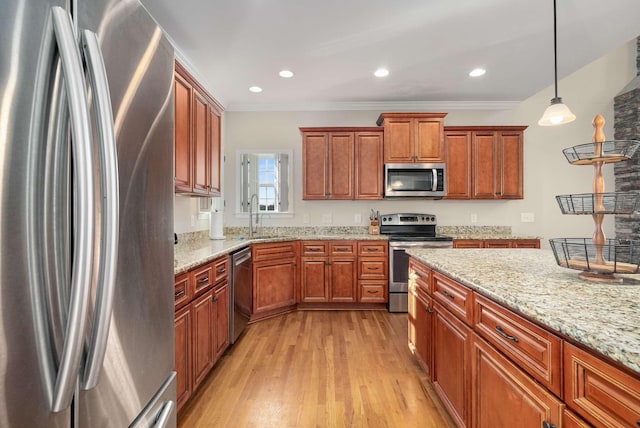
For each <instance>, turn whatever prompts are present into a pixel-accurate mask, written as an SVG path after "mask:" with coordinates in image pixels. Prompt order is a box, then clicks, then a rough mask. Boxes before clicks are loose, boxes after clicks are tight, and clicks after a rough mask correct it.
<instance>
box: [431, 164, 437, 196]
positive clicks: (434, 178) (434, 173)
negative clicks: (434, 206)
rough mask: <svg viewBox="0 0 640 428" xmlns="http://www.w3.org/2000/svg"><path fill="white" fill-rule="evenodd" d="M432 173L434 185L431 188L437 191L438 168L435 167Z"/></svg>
mask: <svg viewBox="0 0 640 428" xmlns="http://www.w3.org/2000/svg"><path fill="white" fill-rule="evenodd" d="M431 173H432V174H433V180H432V182H433V187H432V188H431V190H432V191H434V192H435V191H436V190H438V171H436V169H435V168H433V169H432V170H431Z"/></svg>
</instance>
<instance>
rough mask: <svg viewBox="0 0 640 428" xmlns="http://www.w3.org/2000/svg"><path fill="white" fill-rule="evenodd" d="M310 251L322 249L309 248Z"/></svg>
mask: <svg viewBox="0 0 640 428" xmlns="http://www.w3.org/2000/svg"><path fill="white" fill-rule="evenodd" d="M307 250H309V251H320V248H307Z"/></svg>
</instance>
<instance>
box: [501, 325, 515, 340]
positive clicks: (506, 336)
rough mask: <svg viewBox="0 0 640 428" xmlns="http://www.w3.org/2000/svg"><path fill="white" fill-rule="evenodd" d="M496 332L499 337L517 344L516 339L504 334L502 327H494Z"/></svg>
mask: <svg viewBox="0 0 640 428" xmlns="http://www.w3.org/2000/svg"><path fill="white" fill-rule="evenodd" d="M496 331H497V332H498V334H499V335H500V336H502V337H504V338H505V339H509V340H513V341H514V342H516V343H517V342H518V338H517V337H515V336H510V335H508V334H507V333H505V332H504V330H503V329H502V327H500V326H499V325H497V326H496Z"/></svg>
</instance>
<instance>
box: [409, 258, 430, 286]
mask: <svg viewBox="0 0 640 428" xmlns="http://www.w3.org/2000/svg"><path fill="white" fill-rule="evenodd" d="M431 272H432V270H431V269H429V268H428V267H426V266H425V265H423V264H422V263H419V262H417V261H415V260H414V259H409V287H411V285H412V283H413V284H415V285H414V286H415V288H416V289H420V290H421V291H422V292H423V293H425V294H431Z"/></svg>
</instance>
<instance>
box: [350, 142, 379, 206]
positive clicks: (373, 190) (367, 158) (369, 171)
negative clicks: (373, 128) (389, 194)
mask: <svg viewBox="0 0 640 428" xmlns="http://www.w3.org/2000/svg"><path fill="white" fill-rule="evenodd" d="M382 140H383V137H382V132H371V133H369V132H357V133H356V134H355V158H356V161H355V196H354V197H355V199H382V178H383V168H384V163H383V145H382Z"/></svg>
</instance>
